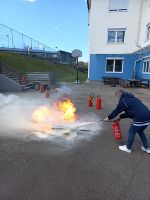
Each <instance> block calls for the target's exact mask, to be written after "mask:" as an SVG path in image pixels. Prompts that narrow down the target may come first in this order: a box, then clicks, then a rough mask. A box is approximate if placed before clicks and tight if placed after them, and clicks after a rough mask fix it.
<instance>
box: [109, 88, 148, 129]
mask: <svg viewBox="0 0 150 200" xmlns="http://www.w3.org/2000/svg"><path fill="white" fill-rule="evenodd" d="M122 112H123V113H122ZM119 113H122V114H121V115H120V118H121V119H122V118H131V119H133V122H132V124H133V125H136V126H143V125H148V124H149V123H150V110H149V109H148V108H147V107H146V106H145V105H144V104H143V103H142V102H141V101H140V100H139V99H138V98H136V97H134V95H133V94H131V93H128V92H124V93H122V94H121V97H120V99H119V102H118V105H117V106H116V108H115V109H114V110H113V111H112V113H111V114H110V115H109V116H108V119H113V118H115V117H116V116H117V115H118V114H119Z"/></svg>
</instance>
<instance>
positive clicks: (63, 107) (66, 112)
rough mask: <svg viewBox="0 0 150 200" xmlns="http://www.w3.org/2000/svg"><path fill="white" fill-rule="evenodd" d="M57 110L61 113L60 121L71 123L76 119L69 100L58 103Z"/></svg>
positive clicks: (73, 108)
mask: <svg viewBox="0 0 150 200" xmlns="http://www.w3.org/2000/svg"><path fill="white" fill-rule="evenodd" d="M58 109H59V110H60V112H62V113H63V114H62V116H61V119H63V120H67V121H69V122H73V121H75V120H76V119H77V116H76V114H75V112H76V108H75V106H74V105H73V103H72V102H71V100H70V99H68V100H65V101H63V102H59V103H58Z"/></svg>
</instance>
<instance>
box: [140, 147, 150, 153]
mask: <svg viewBox="0 0 150 200" xmlns="http://www.w3.org/2000/svg"><path fill="white" fill-rule="evenodd" d="M141 149H142V151H145V152H146V153H150V148H147V149H145V148H144V147H141Z"/></svg>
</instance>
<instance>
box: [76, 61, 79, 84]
mask: <svg viewBox="0 0 150 200" xmlns="http://www.w3.org/2000/svg"><path fill="white" fill-rule="evenodd" d="M76 61H77V66H76V67H77V83H78V82H79V72H78V71H79V67H78V58H77V60H76Z"/></svg>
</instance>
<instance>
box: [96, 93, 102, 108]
mask: <svg viewBox="0 0 150 200" xmlns="http://www.w3.org/2000/svg"><path fill="white" fill-rule="evenodd" d="M101 108H102V99H101V98H100V95H98V96H97V99H96V109H97V110H101Z"/></svg>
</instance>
